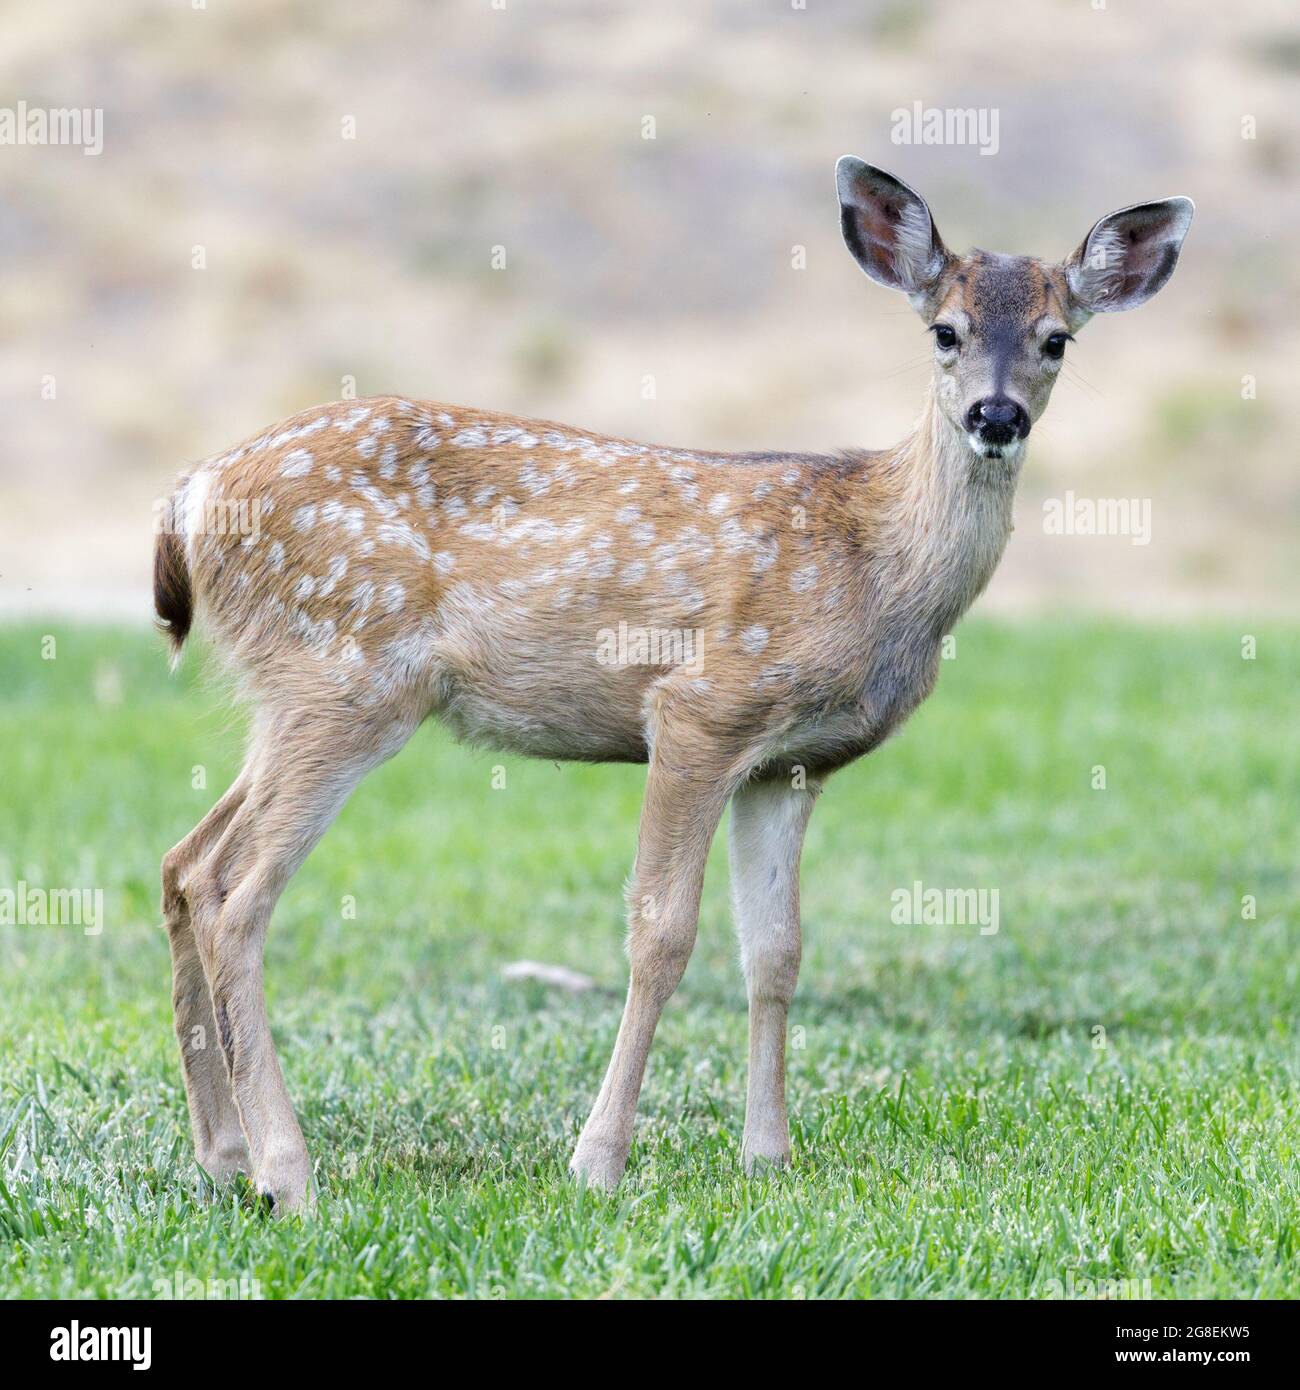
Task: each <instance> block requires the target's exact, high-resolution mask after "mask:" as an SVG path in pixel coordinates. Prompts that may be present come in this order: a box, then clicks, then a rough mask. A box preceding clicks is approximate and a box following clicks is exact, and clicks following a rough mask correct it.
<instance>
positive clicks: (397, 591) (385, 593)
mask: <svg viewBox="0 0 1300 1390" xmlns="http://www.w3.org/2000/svg"><path fill="white" fill-rule="evenodd" d="M379 601H380V603H381V604H382V605H383V609H384V612H385V613H396V612H397V611H398V610H399V609H400V608H401V606H402V604H404V603H405V602H406V590H405V589H403V588H402V586H401V585H400V584H385V585H384V587H383V589H382V590H381V591H380V597H379Z"/></svg>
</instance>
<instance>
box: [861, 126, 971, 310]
mask: <svg viewBox="0 0 1300 1390" xmlns="http://www.w3.org/2000/svg"><path fill="white" fill-rule="evenodd" d="M835 185H836V188H837V189H838V190H839V195H840V225H841V227H842V229H843V231H844V240H845V242H846V243H847V244H848V248H849V250H850V251H851V252H852V253H853V259H854V260H855V261H857V263H858V264H859V265H860V266H861V267H862V269H863V270H864V271H865V272H866V274H868V275H869V276H871V278H872V279H873V280H875V281H876V283H877V284H880V285H884V286H885V287H886V288H887V289H891V290H902V291H903V293H904V294H906V295H908V296H909V297H910V298H911V299H912V302H913V304H914V305H916V306H917V307H918V308H919V307H920V304H921V303H922V302H924V298H925V296H926V295H927V294H928V293H929V291H930V290H932V289H933V288H934V286H935V284H936V283H937V281H938V279H939V276H940V275H941V274H942V272H943V268H944V266H945V265H946V264H947V263H948V250H947V248H946V247H945V246H944V244H943V241H942V239H941V238H940V236H939V233H938V232H937V231H936V230H935V226H934V219H933V218H932V217H931V216H930V209H929V208H928V207H927V206H926V202H925V199H924V198H922V197H921V195H920V194H919V193H916V192H913V190H912V189H910V188H909V187H908V186H907V185H906V184H905V183H904V182H903V181H902V179H896V178H895V177H894V176H893V174H887V173H885V171H884V170H883V169H877V168H876V167H875V166H874V165H872V164H865V163H863V161H862V160H860V159H854V158H853V156H852V155H849V154H846V155H845V156H844V157H843V158H842V159H841V160H840V161H839V163H838V164H836V166H835Z"/></svg>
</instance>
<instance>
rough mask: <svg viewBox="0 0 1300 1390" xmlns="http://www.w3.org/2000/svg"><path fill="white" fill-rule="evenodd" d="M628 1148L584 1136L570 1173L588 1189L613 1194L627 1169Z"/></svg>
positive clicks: (570, 1165)
mask: <svg viewBox="0 0 1300 1390" xmlns="http://www.w3.org/2000/svg"><path fill="white" fill-rule="evenodd" d="M627 1153H628V1146H627V1145H625V1144H618V1143H611V1142H610V1141H609V1140H605V1139H600V1138H596V1137H593V1136H588V1135H586V1134H584V1135H583V1136H582V1137H581V1138H580V1139H579V1140H578V1147H577V1148H576V1149H574V1151H573V1158H572V1159H571V1160H570V1161H569V1172H570V1173H572V1174H573V1176H574V1177H575V1178H577V1179H578V1180H579V1181H580V1182H585V1183H586V1184H587V1186H588V1187H594V1188H597V1189H599V1190H600V1191H602V1192H613V1191H614V1189H615V1188H616V1187H617V1186H618V1184H619V1179H620V1178H621V1177H622V1176H623V1170H624V1168H626V1167H627Z"/></svg>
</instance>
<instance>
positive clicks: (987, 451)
mask: <svg viewBox="0 0 1300 1390" xmlns="http://www.w3.org/2000/svg"><path fill="white" fill-rule="evenodd" d="M966 440H967V442H968V443H969V444H970V447H971V452H972V453H974V454H975V455H977V456H978V457H979V458H982V459H1004V460H1006V461H1008V462H1010V463H1015V462H1017V461H1018V460H1019V458H1020V455H1021V454H1022V453H1024V450H1025V441H1024V440H1023V439H1011V440H1008V441H1007V442H1006V443H996V444H995V443H991V442H990V441H989V440H987V439H981V438H980V437H979V435H977V434H967V436H966Z"/></svg>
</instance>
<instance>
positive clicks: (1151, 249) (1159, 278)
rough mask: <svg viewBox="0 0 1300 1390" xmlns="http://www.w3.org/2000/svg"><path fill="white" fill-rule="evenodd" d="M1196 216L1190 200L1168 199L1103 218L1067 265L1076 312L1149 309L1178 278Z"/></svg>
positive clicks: (1123, 209)
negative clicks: (1176, 270)
mask: <svg viewBox="0 0 1300 1390" xmlns="http://www.w3.org/2000/svg"><path fill="white" fill-rule="evenodd" d="M1195 211H1196V204H1195V203H1193V202H1192V200H1191V199H1190V198H1163V199H1161V201H1160V202H1158V203H1134V204H1133V206H1132V207H1128V208H1121V209H1120V210H1119V211H1118V212H1112V213H1111V214H1110V216H1109V217H1103V218H1102V219H1101V221H1100V222H1098V223H1097V225H1096V226H1095V227H1094V228H1093V229H1092V231H1090V232H1089V233H1088V235H1087V236H1086V237H1085V238H1084V240H1083V245H1082V246H1080V247H1079V249H1078V250H1077V251H1076V252H1075V253H1074V255H1072V256H1071V257H1070V259H1069V260H1068V261H1066V263H1065V278H1066V281H1067V283H1068V284H1069V286H1070V297H1071V299H1072V300H1073V302H1074V305H1075V307H1077V308H1078V309H1081V310H1083V311H1084V313H1087V314H1109V313H1115V312H1116V311H1118V310H1120V309H1136V308H1137V306H1138V305H1139V304H1145V303H1146V302H1147V300H1148V299H1150V298H1151V296H1152V295H1153V294H1155V292H1156V291H1157V290H1158V289H1159V288H1160V287H1161V286H1162V285H1163V284H1164V283H1165V281H1166V280H1168V279H1169V277H1170V276H1171V275H1172V274H1173V273H1174V266H1176V265H1177V264H1178V251H1179V248H1180V247H1181V246H1182V244H1183V238H1184V237H1185V236H1186V235H1187V229H1188V228H1189V227H1190V226H1191V225H1192V214H1193V213H1194V212H1195Z"/></svg>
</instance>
